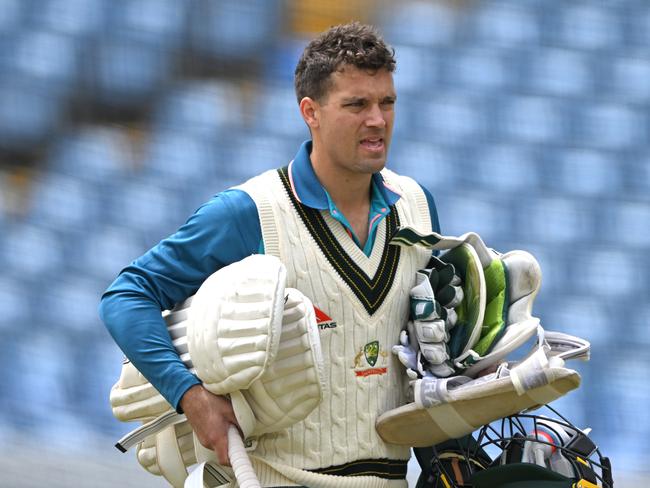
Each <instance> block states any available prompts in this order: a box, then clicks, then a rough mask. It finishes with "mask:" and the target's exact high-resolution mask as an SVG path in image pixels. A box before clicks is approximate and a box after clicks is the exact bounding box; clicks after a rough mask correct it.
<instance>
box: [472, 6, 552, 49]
mask: <svg viewBox="0 0 650 488" xmlns="http://www.w3.org/2000/svg"><path fill="white" fill-rule="evenodd" d="M470 23H471V24H472V28H473V32H471V33H470V38H471V39H470V41H471V43H472V44H480V45H486V44H494V45H502V46H510V47H512V46H517V47H523V46H531V45H537V44H539V42H540V36H541V33H540V30H541V27H540V24H539V19H538V18H537V12H536V11H535V10H534V9H532V8H529V7H528V6H526V5H525V4H524V3H523V2H482V3H480V4H479V7H478V9H477V10H476V12H475V13H474V15H473V17H472V18H471V19H470Z"/></svg>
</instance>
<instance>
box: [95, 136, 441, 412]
mask: <svg viewBox="0 0 650 488" xmlns="http://www.w3.org/2000/svg"><path fill="white" fill-rule="evenodd" d="M310 152H311V142H310V141H307V142H305V143H303V145H302V146H301V147H300V150H299V151H298V153H297V154H296V157H295V158H294V160H293V162H292V163H291V165H290V170H291V175H292V178H291V181H292V187H293V191H294V192H295V193H296V195H297V196H298V198H299V200H300V201H301V202H302V203H303V204H305V205H307V206H310V207H312V208H316V209H319V210H324V211H329V213H330V215H332V217H333V218H335V219H337V220H338V221H339V222H341V225H343V226H344V227H345V228H346V230H347V231H348V233H349V234H350V236H351V237H352V238H353V239H354V240H355V242H357V244H358V245H360V244H359V241H358V240H357V239H356V236H355V235H354V232H353V230H352V228H351V226H350V224H349V222H348V221H347V220H346V219H345V216H344V215H343V214H342V213H341V212H340V211H338V209H337V208H336V205H335V204H334V202H333V201H332V199H331V198H330V196H329V195H328V193H327V191H326V190H325V189H324V188H323V186H322V185H321V184H320V182H319V181H318V178H317V177H316V174H315V173H314V170H313V167H312V165H311V161H310V158H309V154H310ZM383 183H384V182H383V178H382V177H381V175H380V174H378V173H377V174H375V175H373V178H372V194H371V204H370V214H369V222H370V228H369V233H368V239H367V241H366V243H365V245H364V246H363V251H364V252H365V253H366V254H367V255H369V254H370V251H371V250H372V246H373V244H374V240H375V235H376V229H377V226H378V225H379V223H380V222H381V221H382V220H383V218H384V217H385V216H386V215H387V214H388V213H389V212H390V206H391V205H393V204H394V203H395V202H396V201H397V200H398V199H399V198H400V196H399V194H397V193H395V192H393V191H392V190H391V189H390V188H388V187H387V186H386V185H384V184H383ZM423 190H424V193H425V195H426V197H427V201H428V203H429V212H430V215H431V223H432V228H433V230H434V231H438V232H439V230H440V226H439V223H438V214H437V211H436V206H435V203H434V200H433V197H432V196H431V194H430V193H429V192H428V191H427V190H426V189H424V188H423ZM360 247H361V246H360ZM263 252H264V244H263V241H262V231H261V227H260V222H259V217H258V213H257V208H256V206H255V203H254V202H253V200H252V199H251V198H250V196H249V195H248V194H247V193H245V192H243V191H241V190H236V189H230V190H226V191H224V192H222V193H219V194H218V195H216V196H215V197H213V198H212V199H211V200H210V201H208V202H207V203H205V204H204V205H202V206H201V207H200V208H199V209H198V210H197V211H196V212H195V213H194V214H193V215H192V216H191V217H190V218H189V219H188V220H187V222H186V223H185V224H184V225H183V226H182V227H180V228H179V229H178V230H177V231H176V232H175V233H174V234H172V235H171V236H169V237H167V238H166V239H164V240H162V241H161V242H160V243H159V244H157V245H156V246H155V247H153V248H152V249H150V250H149V251H147V252H146V253H145V254H144V255H142V256H141V257H139V258H138V259H136V260H135V261H133V262H132V263H131V264H130V265H129V266H127V267H126V268H124V269H123V270H122V271H121V272H120V274H119V276H118V277H117V279H116V280H115V281H114V282H113V283H112V284H111V285H110V287H109V288H108V289H107V290H106V292H105V293H104V295H103V296H102V301H101V304H100V309H99V313H100V317H101V319H102V320H103V321H104V324H105V325H106V327H107V329H108V330H109V332H110V334H111V335H112V337H113V339H114V340H115V342H116V343H117V344H118V345H119V347H120V348H121V349H122V351H123V352H124V354H125V355H126V356H127V357H128V358H129V359H130V360H131V362H133V364H134V365H135V367H136V368H138V370H139V371H140V372H141V373H142V374H143V375H144V376H145V377H146V378H147V379H148V380H149V381H150V382H151V384H152V385H153V386H154V387H155V388H156V389H157V390H158V391H159V392H160V393H161V394H162V395H163V397H164V398H165V399H166V400H167V401H168V402H169V403H170V404H171V405H172V406H174V408H176V409H177V410H180V409H179V402H180V399H181V397H182V396H183V394H184V393H185V392H186V391H187V390H188V389H189V388H190V387H191V386H193V385H195V384H199V383H200V380H199V379H198V378H197V377H196V376H194V375H193V374H192V373H190V372H189V371H188V369H187V368H186V367H185V365H184V364H183V363H182V361H181V360H180V358H179V357H178V354H177V353H176V350H175V349H174V346H173V345H172V341H171V339H170V337H169V334H168V333H167V327H166V324H165V322H164V320H163V319H162V316H161V311H162V310H166V309H170V308H172V307H173V306H174V305H175V304H176V303H179V302H182V301H183V300H185V299H186V298H187V297H189V296H190V295H193V294H194V293H195V292H196V290H198V288H199V286H200V285H201V284H202V283H203V281H205V279H206V278H207V277H208V276H210V275H211V274H212V273H214V272H215V271H217V270H218V269H220V268H222V267H224V266H227V265H229V264H231V263H234V262H237V261H240V260H242V259H244V258H245V257H247V256H250V255H251V254H255V253H263Z"/></svg>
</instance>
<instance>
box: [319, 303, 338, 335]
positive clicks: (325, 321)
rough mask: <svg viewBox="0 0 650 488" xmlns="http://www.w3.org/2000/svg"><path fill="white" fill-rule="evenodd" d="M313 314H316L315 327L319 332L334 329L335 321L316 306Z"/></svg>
mask: <svg viewBox="0 0 650 488" xmlns="http://www.w3.org/2000/svg"><path fill="white" fill-rule="evenodd" d="M314 312H316V325H317V326H318V329H319V330H325V329H336V321H335V320H332V317H330V316H329V315H327V314H326V313H325V312H323V311H322V310H321V309H320V308H318V307H316V306H314Z"/></svg>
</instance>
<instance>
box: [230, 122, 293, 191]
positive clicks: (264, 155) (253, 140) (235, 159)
mask: <svg viewBox="0 0 650 488" xmlns="http://www.w3.org/2000/svg"><path fill="white" fill-rule="evenodd" d="M230 150H231V151H232V152H231V153H230V154H231V156H230V157H229V158H228V160H227V161H228V163H227V165H226V166H225V167H224V168H223V174H224V175H226V176H229V177H231V178H232V179H234V180H239V181H240V182H241V181H243V180H244V179H246V178H250V177H252V176H254V175H256V174H259V173H261V172H262V171H266V170H269V169H273V168H279V167H281V166H286V165H287V164H289V162H290V161H291V160H292V159H293V157H294V156H295V155H296V153H297V152H298V146H297V145H295V144H294V141H288V140H286V139H283V138H279V137H271V136H268V135H263V134H262V135H260V134H244V133H242V134H240V135H239V138H238V139H235V140H234V141H233V144H232V146H231V148H230Z"/></svg>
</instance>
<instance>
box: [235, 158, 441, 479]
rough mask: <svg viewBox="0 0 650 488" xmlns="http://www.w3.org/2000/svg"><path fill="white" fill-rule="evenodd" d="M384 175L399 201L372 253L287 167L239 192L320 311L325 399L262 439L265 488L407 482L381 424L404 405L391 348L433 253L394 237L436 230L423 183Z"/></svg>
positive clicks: (292, 279) (291, 279)
mask: <svg viewBox="0 0 650 488" xmlns="http://www.w3.org/2000/svg"><path fill="white" fill-rule="evenodd" d="M382 176H383V177H384V180H385V182H386V184H387V185H390V188H391V189H392V190H394V191H396V192H397V193H399V194H401V195H402V198H400V199H399V200H398V202H397V203H396V204H395V205H394V207H393V208H391V212H390V213H389V214H388V215H387V216H386V217H385V218H384V221H383V222H381V223H380V225H379V227H378V229H377V234H376V238H375V242H374V246H373V249H372V253H371V255H370V256H366V255H365V254H364V253H363V251H362V250H361V249H359V247H358V246H357V245H356V244H355V243H354V241H353V240H352V238H351V237H350V236H349V235H348V234H347V232H346V231H345V229H344V228H343V226H342V225H341V224H340V223H339V222H338V221H336V220H335V219H334V218H332V216H331V215H330V214H329V212H328V211H319V210H315V209H312V208H309V207H307V206H305V205H303V204H302V203H300V201H299V200H298V197H297V195H296V194H295V192H294V191H293V189H292V183H291V181H290V177H289V171H288V168H282V169H280V170H273V171H268V172H266V173H263V174H262V175H259V176H257V177H255V178H253V179H251V180H249V181H247V182H246V183H244V184H243V185H241V186H239V187H238V188H239V189H241V190H243V191H246V192H247V193H248V194H249V195H250V196H251V198H252V199H253V201H254V202H255V204H256V205H257V209H258V214H259V218H260V224H261V228H262V238H263V241H264V247H265V252H266V253H267V254H272V255H275V256H277V257H278V258H280V260H281V261H282V262H283V263H284V264H285V266H286V267H287V286H288V287H292V288H297V289H298V290H300V291H301V292H302V293H304V294H305V295H306V296H307V297H309V298H310V299H311V300H312V302H313V303H314V306H315V307H316V309H317V311H316V314H317V321H318V325H319V329H320V331H319V332H320V339H321V344H322V350H323V356H324V358H325V371H326V375H327V381H328V390H327V391H326V392H325V397H324V399H323V401H322V402H321V404H320V405H319V407H318V408H317V409H316V410H315V411H314V412H312V413H311V414H310V415H309V416H308V417H307V418H306V419H305V420H304V421H302V422H299V423H298V424H295V425H294V426H292V427H290V428H288V429H285V430H282V431H280V432H277V433H272V434H267V435H264V436H262V437H261V438H259V439H258V442H257V446H256V448H255V450H254V452H253V453H252V454H253V459H254V465H255V469H256V471H257V472H258V477H259V478H260V481H261V482H262V484H263V485H267V486H269V485H270V486H272V485H273V484H292V483H288V480H291V481H293V482H295V483H298V484H304V485H309V486H310V487H316V486H337V487H348V486H349V487H353V486H354V487H368V486H377V487H397V486H405V482H404V481H403V479H404V477H405V474H406V463H407V461H408V459H409V456H410V452H409V449H408V448H404V447H401V446H394V445H389V444H386V443H384V442H383V441H382V440H381V438H380V437H379V436H378V435H377V432H376V430H375V420H376V418H377V416H378V415H380V414H381V413H383V412H385V411H387V410H390V409H392V408H396V407H398V406H400V405H403V404H404V403H405V398H404V396H403V391H404V386H405V379H404V378H405V375H404V371H403V366H402V365H401V364H399V361H398V360H397V359H396V358H395V356H394V355H393V354H392V353H391V347H392V346H393V345H394V344H397V343H398V338H399V333H400V330H401V329H402V328H403V327H404V325H405V324H406V321H407V319H408V310H409V290H410V289H411V287H412V286H413V283H414V278H415V272H416V271H417V270H418V269H421V268H423V267H424V266H425V265H426V263H427V262H428V260H429V257H430V251H426V250H423V249H420V248H418V247H412V248H400V247H397V246H390V245H388V240H389V238H390V236H391V235H392V233H393V232H394V231H395V230H396V229H397V228H398V227H399V226H403V225H411V226H413V227H416V228H418V229H421V230H422V231H425V232H430V231H431V222H430V216H429V210H428V206H427V202H426V197H425V196H424V193H423V192H422V190H421V188H420V187H419V185H417V183H415V182H414V181H413V180H411V179H410V178H406V177H400V176H397V175H396V174H394V173H392V172H390V171H388V170H384V171H383V172H382ZM280 473H281V475H280ZM326 475H338V476H339V477H337V478H334V477H332V476H326ZM340 476H345V477H344V478H343V477H340ZM398 480H399V481H398Z"/></svg>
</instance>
